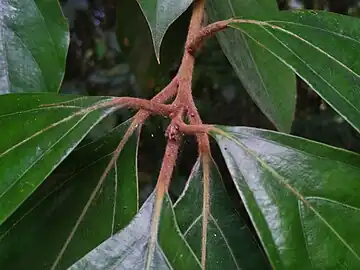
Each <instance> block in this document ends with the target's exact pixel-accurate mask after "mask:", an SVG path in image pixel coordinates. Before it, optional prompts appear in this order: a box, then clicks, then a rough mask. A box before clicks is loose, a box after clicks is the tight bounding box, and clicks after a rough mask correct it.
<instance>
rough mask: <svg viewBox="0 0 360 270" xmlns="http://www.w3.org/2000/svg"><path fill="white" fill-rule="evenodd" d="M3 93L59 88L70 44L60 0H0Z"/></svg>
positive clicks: (0, 74) (0, 84)
mask: <svg viewBox="0 0 360 270" xmlns="http://www.w3.org/2000/svg"><path fill="white" fill-rule="evenodd" d="M0 13H1V16H0V94H5V93H13V92H17V93H19V92H57V91H58V89H59V86H60V82H61V80H62V78H63V76H64V69H65V62H66V54H67V49H68V45H69V33H68V26H67V23H66V21H65V19H64V17H63V15H62V13H61V10H60V6H59V3H58V1H56V0H55V1H48V0H0Z"/></svg>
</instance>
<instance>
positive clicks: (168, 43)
mask: <svg viewBox="0 0 360 270" xmlns="http://www.w3.org/2000/svg"><path fill="white" fill-rule="evenodd" d="M190 15H191V10H190V9H189V10H187V11H185V13H184V14H183V15H182V16H181V17H180V18H179V19H178V20H176V21H175V22H174V23H173V24H172V25H171V27H170V28H169V30H168V31H167V33H166V35H165V37H164V40H163V42H162V46H161V51H160V55H161V63H160V64H159V63H158V61H157V60H156V57H155V52H154V46H153V42H152V38H151V33H150V31H149V27H148V25H147V22H146V19H145V18H144V16H143V14H142V12H141V9H140V7H139V5H138V3H137V2H136V1H134V0H122V1H119V2H118V3H117V14H116V19H117V26H116V34H117V38H118V42H119V44H120V47H121V50H122V52H123V53H124V55H125V56H126V58H127V60H128V62H129V64H130V66H131V69H132V71H133V72H134V74H135V76H136V81H137V83H138V84H139V85H140V86H141V87H142V88H143V89H149V88H150V89H152V88H153V87H159V88H161V87H162V86H164V85H165V84H167V83H168V82H169V74H170V70H171V69H172V68H174V64H176V63H177V62H178V61H179V60H180V58H181V54H182V51H183V48H184V44H185V39H186V32H187V31H186V30H187V28H188V24H189V20H190ZM151 96H153V93H151Z"/></svg>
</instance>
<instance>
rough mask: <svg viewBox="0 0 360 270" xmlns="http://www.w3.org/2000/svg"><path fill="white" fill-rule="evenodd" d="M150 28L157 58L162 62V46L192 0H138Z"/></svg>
mask: <svg viewBox="0 0 360 270" xmlns="http://www.w3.org/2000/svg"><path fill="white" fill-rule="evenodd" d="M137 2H138V3H139V5H140V7H141V10H142V12H143V14H144V16H145V18H146V21H147V23H148V25H149V27H150V32H151V38H152V42H153V44H154V50H155V56H156V59H157V60H158V62H160V46H161V43H162V40H163V38H164V36H165V33H166V31H167V30H168V29H169V27H170V25H171V24H172V23H173V22H174V21H175V20H176V19H177V18H179V16H180V15H181V14H182V13H183V12H184V11H185V10H186V9H187V8H188V7H189V6H190V5H191V3H192V0H180V1H179V0H137Z"/></svg>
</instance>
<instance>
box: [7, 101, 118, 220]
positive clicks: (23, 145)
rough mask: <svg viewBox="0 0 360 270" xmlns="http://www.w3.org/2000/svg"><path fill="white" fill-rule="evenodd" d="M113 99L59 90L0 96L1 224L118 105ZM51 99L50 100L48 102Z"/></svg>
mask: <svg viewBox="0 0 360 270" xmlns="http://www.w3.org/2000/svg"><path fill="white" fill-rule="evenodd" d="M105 100H110V98H104V97H80V98H79V97H74V96H69V95H67V96H57V95H55V94H38V95H37V94H8V95H2V96H0V103H1V108H0V128H1V130H2V137H1V140H0V224H1V223H3V222H4V221H5V220H6V219H7V218H8V217H9V216H10V214H11V213H13V211H14V210H15V209H16V208H17V207H18V206H19V205H20V204H21V203H22V202H23V201H24V200H25V199H26V198H27V197H28V196H29V195H30V194H31V193H32V192H33V191H34V190H35V189H36V188H37V187H38V186H39V185H40V184H41V183H42V181H43V180H44V179H45V178H46V177H47V176H48V175H49V174H50V173H51V172H52V171H53V170H54V169H55V167H56V166H57V165H58V164H59V163H60V162H61V161H62V160H63V159H64V158H65V157H66V156H67V155H68V154H69V153H70V152H71V151H72V150H73V149H74V148H75V147H76V145H77V144H78V143H79V142H80V141H81V140H82V139H83V138H84V136H85V135H86V134H87V133H88V132H89V130H91V128H92V127H94V126H95V125H96V124H97V123H98V122H99V121H100V120H101V119H103V118H104V117H105V116H106V115H108V114H109V113H110V112H112V109H101V110H91V109H88V110H85V108H90V107H91V106H92V105H94V104H96V103H98V102H103V101H105ZM47 104H51V105H50V106H44V105H47Z"/></svg>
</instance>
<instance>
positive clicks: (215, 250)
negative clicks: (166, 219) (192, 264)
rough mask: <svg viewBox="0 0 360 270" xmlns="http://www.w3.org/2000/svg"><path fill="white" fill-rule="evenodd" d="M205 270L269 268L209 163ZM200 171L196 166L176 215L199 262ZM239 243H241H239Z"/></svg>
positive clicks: (200, 226)
mask: <svg viewBox="0 0 360 270" xmlns="http://www.w3.org/2000/svg"><path fill="white" fill-rule="evenodd" d="M210 166H211V172H210V185H211V187H210V194H211V197H210V218H209V223H208V230H207V262H206V269H269V268H268V266H267V264H266V259H265V257H264V255H263V253H262V251H261V250H260V248H259V246H258V245H257V244H256V242H255V239H254V238H253V236H252V234H251V232H250V230H249V229H248V227H247V225H246V223H245V221H244V220H243V219H242V218H241V217H240V215H239V214H238V213H237V212H236V210H235V209H234V208H233V205H232V202H231V200H230V198H229V197H228V194H227V192H226V190H225V187H224V186H223V183H222V179H221V175H220V172H219V171H218V168H217V166H216V164H215V163H214V162H213V161H211V164H210ZM202 178H203V170H202V166H201V165H200V162H199V160H198V161H197V162H196V163H195V165H194V167H193V169H192V172H191V175H190V177H189V179H188V182H187V184H186V187H185V189H184V191H183V193H182V195H181V196H180V197H179V200H178V201H177V202H176V204H175V214H176V219H177V221H178V224H179V227H180V230H181V231H182V232H183V234H184V237H185V239H186V241H187V242H188V243H189V245H190V246H191V248H192V249H193V250H194V252H195V253H196V255H197V257H198V258H199V260H200V259H201V239H202V220H203V218H202V206H203V181H202ZM240 243H241V244H240Z"/></svg>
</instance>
